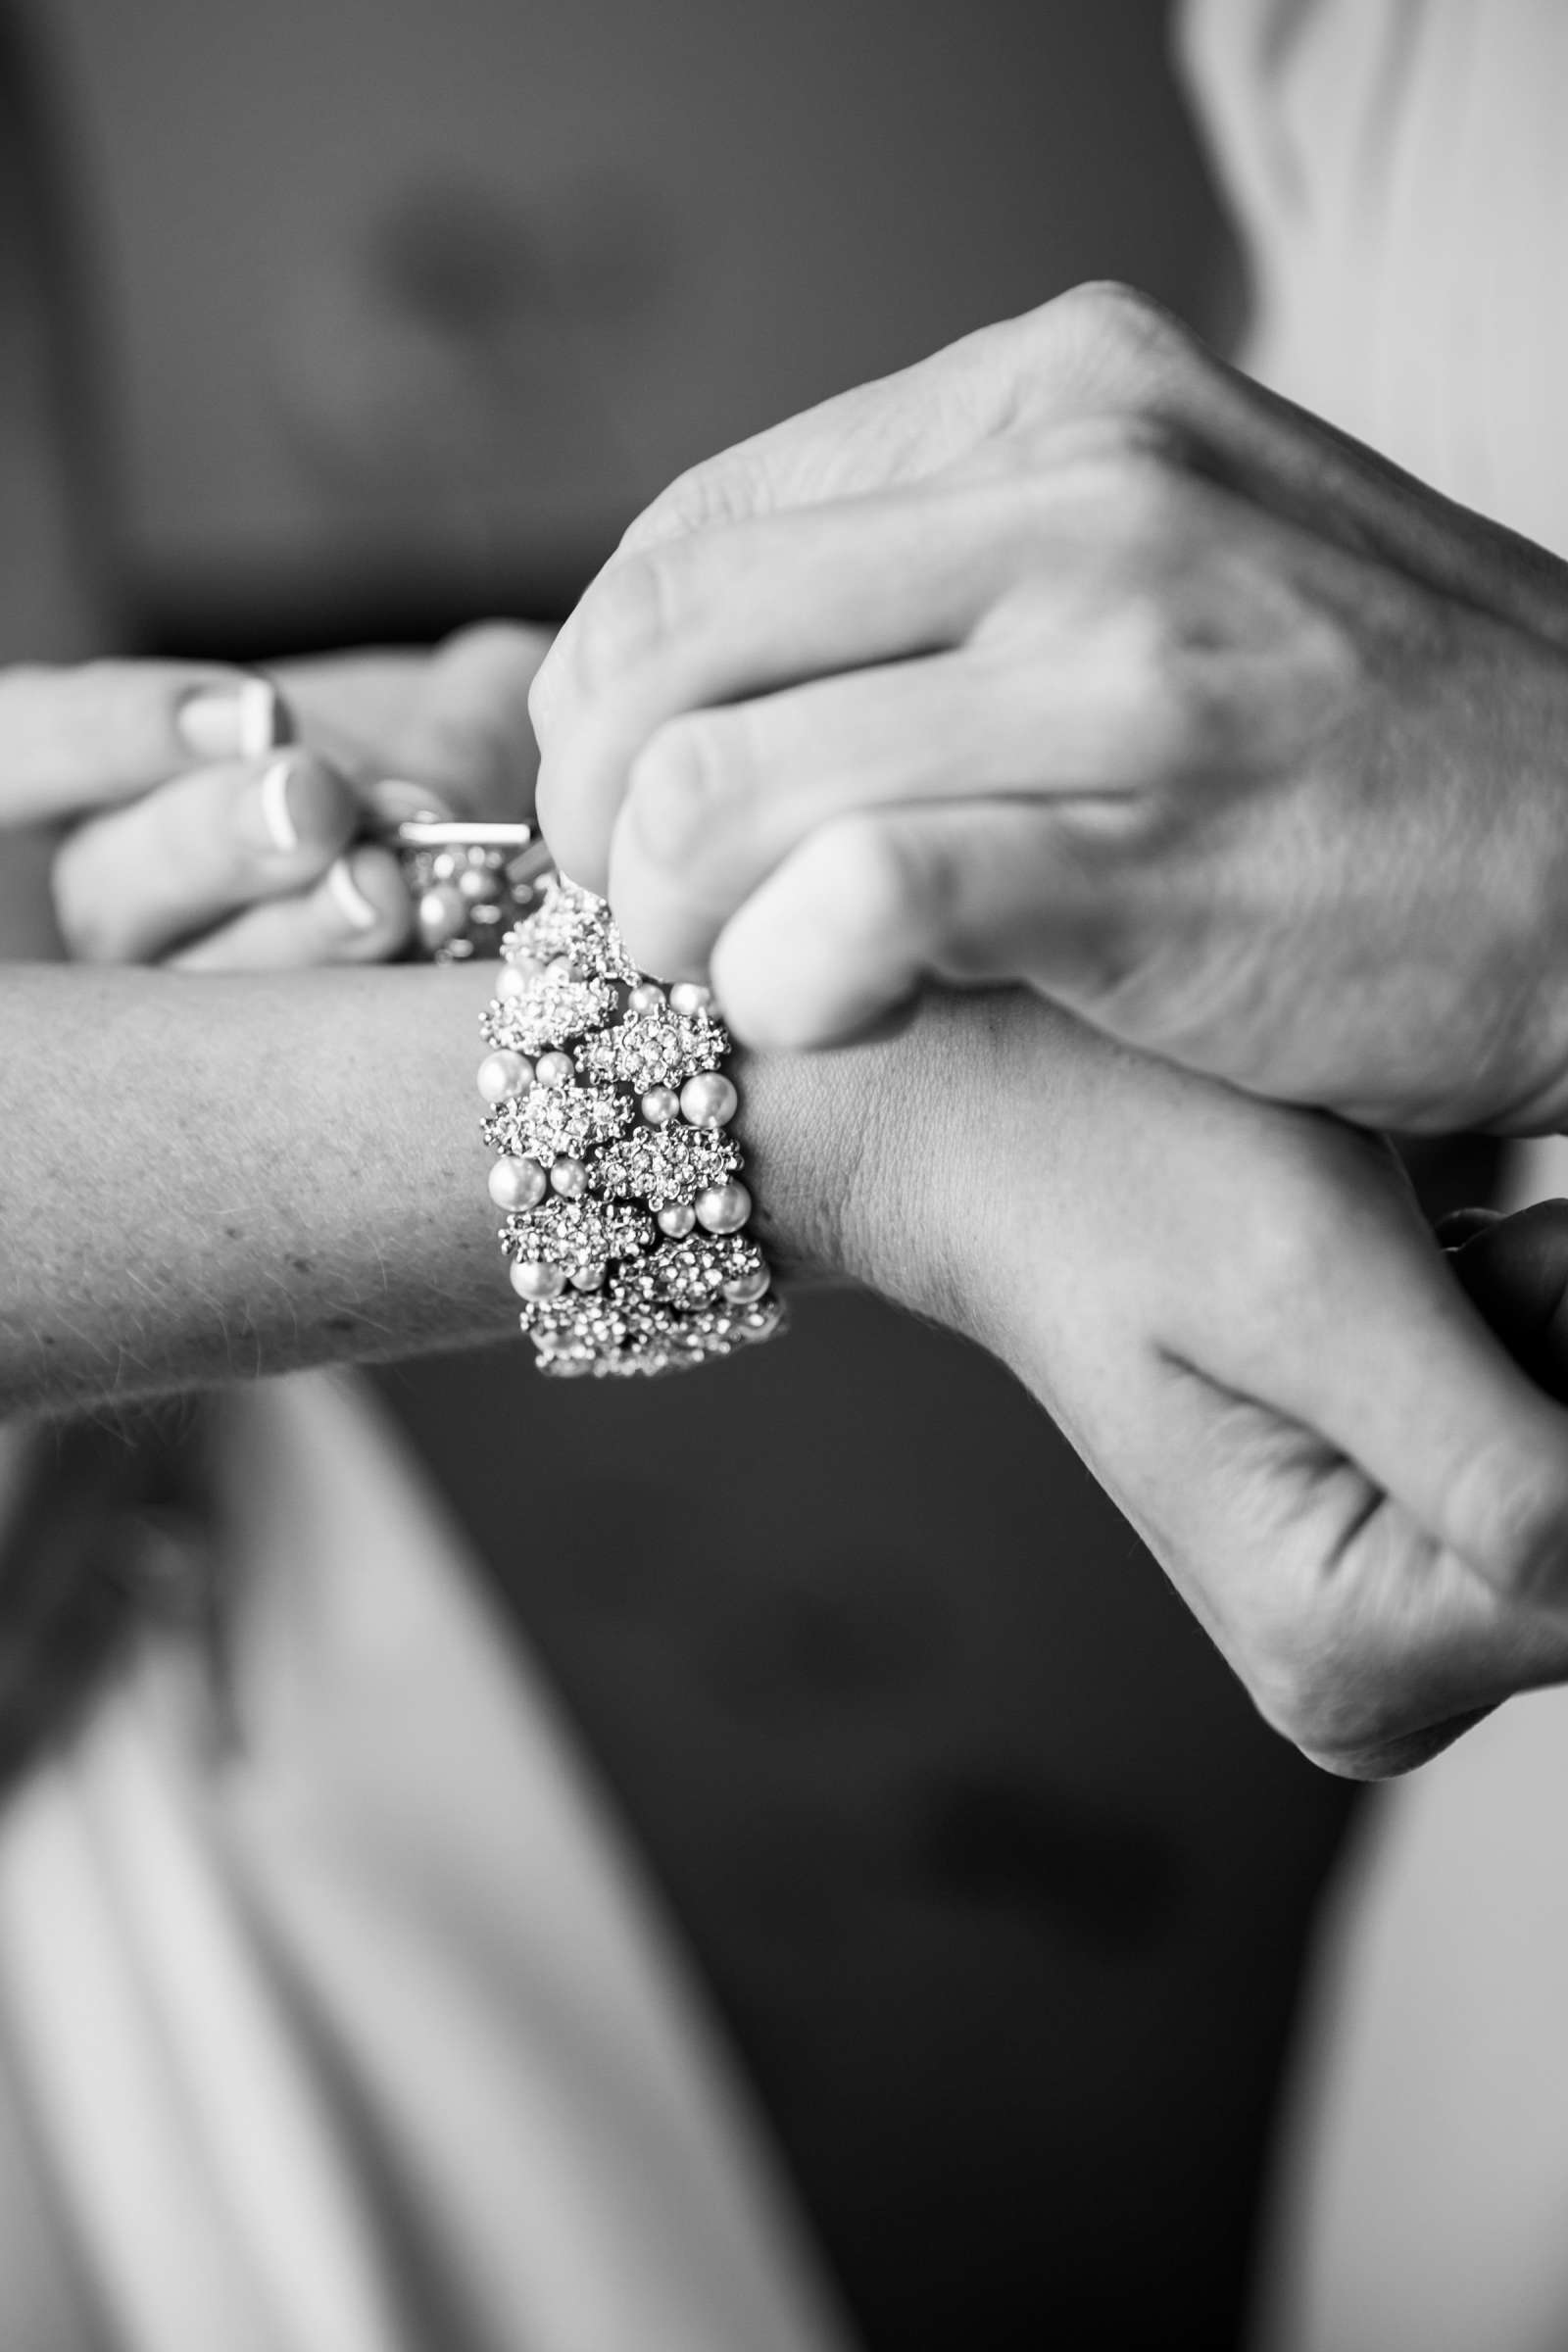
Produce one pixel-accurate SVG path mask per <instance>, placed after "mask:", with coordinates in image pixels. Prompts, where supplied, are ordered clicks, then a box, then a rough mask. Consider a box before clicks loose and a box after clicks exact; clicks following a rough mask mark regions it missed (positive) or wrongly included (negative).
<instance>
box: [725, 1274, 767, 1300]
mask: <svg viewBox="0 0 1568 2352" xmlns="http://www.w3.org/2000/svg"><path fill="white" fill-rule="evenodd" d="M770 1279H771V1278H770V1276H769V1274H768V1271H767V1268H766V1267H765V1266H754V1267H753V1268H752V1270H751V1272H750V1273H749V1274H732V1275H731V1276H730V1279H729V1280H728V1282H726V1283H725V1285H724V1296H725V1298H726V1299H729V1300H730V1301H731V1302H732V1304H734V1305H736V1306H750V1305H751V1303H752V1300H753V1299H760V1297H761V1296H762V1293H763V1292H764V1291H765V1290H766V1288H767V1286H768V1282H769V1280H770Z"/></svg>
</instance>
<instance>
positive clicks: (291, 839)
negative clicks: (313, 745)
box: [247, 750, 360, 880]
mask: <svg viewBox="0 0 1568 2352" xmlns="http://www.w3.org/2000/svg"><path fill="white" fill-rule="evenodd" d="M247 815H248V820H249V826H250V830H251V832H252V835H253V837H254V839H255V840H256V842H257V845H258V847H260V848H262V849H264V850H266V851H267V852H269V853H270V855H271V856H273V857H276V858H283V859H285V860H287V861H288V862H289V864H290V865H291V866H292V867H295V868H297V869H298V871H299V875H300V878H301V879H302V880H303V879H305V878H306V876H307V875H308V874H310V873H314V872H318V871H319V869H320V867H321V866H322V865H323V864H324V863H325V861H326V860H327V859H328V858H334V857H336V855H337V854H338V852H339V851H340V850H342V848H343V847H344V845H345V844H346V843H347V842H349V841H350V840H352V838H353V836H354V833H355V830H356V828H357V827H358V824H359V821H360V805H359V802H358V800H357V799H356V797H355V794H354V791H353V788H352V787H351V786H350V784H349V782H348V780H347V778H346V777H344V776H343V775H341V774H340V773H339V771H338V770H337V769H336V768H335V767H332V766H331V765H329V764H328V762H327V761H326V760H322V759H320V758H319V756H318V755H317V754H315V753H312V752H303V751H298V750H295V751H285V752H280V753H278V755H277V756H276V758H275V759H272V760H268V761H267V763H266V765H265V766H264V767H263V768H262V769H261V771H260V773H259V774H258V775H257V776H256V777H255V779H254V782H253V785H252V789H251V793H250V796H249V799H248V802H247Z"/></svg>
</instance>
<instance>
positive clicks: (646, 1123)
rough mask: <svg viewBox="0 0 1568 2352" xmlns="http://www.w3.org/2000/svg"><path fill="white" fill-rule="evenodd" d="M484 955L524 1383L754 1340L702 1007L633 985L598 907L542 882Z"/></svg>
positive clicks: (491, 1075) (587, 896)
mask: <svg viewBox="0 0 1568 2352" xmlns="http://www.w3.org/2000/svg"><path fill="white" fill-rule="evenodd" d="M502 956H503V958H504V965H503V970H502V973H501V978H500V985H499V987H498V990H497V994H496V997H495V999H494V1001H493V1003H492V1004H491V1005H489V1007H488V1009H487V1010H486V1012H485V1014H484V1016H483V1019H482V1023H481V1027H482V1029H483V1033H484V1041H485V1044H486V1046H487V1047H488V1049H489V1051H488V1052H487V1054H485V1057H484V1059H483V1061H481V1063H480V1064H479V1076H478V1084H479V1092H480V1094H481V1096H482V1097H483V1098H484V1101H485V1103H487V1105H488V1106H489V1107H488V1110H487V1113H486V1116H485V1120H484V1139H485V1142H486V1143H487V1144H488V1146H489V1147H490V1150H491V1151H492V1152H493V1153H495V1154H496V1157H495V1160H494V1164H493V1165H492V1167H491V1170H490V1198H491V1200H492V1201H494V1202H495V1204H496V1206H497V1207H498V1208H500V1209H502V1210H504V1211H505V1212H506V1221H505V1223H504V1224H503V1225H502V1227H501V1233H500V1240H501V1247H502V1249H503V1250H504V1252H505V1253H506V1256H507V1259H508V1261H509V1267H510V1271H511V1276H512V1283H513V1288H514V1289H515V1292H516V1293H517V1296H518V1298H519V1299H521V1301H522V1328H523V1330H524V1331H525V1332H526V1333H527V1335H528V1337H529V1338H530V1339H531V1340H532V1341H533V1344H534V1347H535V1348H536V1349H537V1350H538V1356H539V1366H540V1369H541V1371H544V1372H549V1373H553V1374H555V1375H557V1376H560V1377H570V1376H572V1375H582V1374H594V1375H597V1376H600V1377H606V1376H608V1377H611V1378H615V1377H627V1376H630V1375H634V1374H639V1373H642V1374H651V1373H656V1372H671V1371H680V1370H684V1369H686V1368H688V1367H690V1366H692V1365H696V1364H701V1363H706V1362H708V1361H709V1360H710V1359H711V1357H714V1356H720V1355H730V1354H733V1353H734V1351H735V1349H736V1348H743V1347H747V1346H749V1345H750V1344H751V1343H752V1342H754V1341H756V1340H764V1339H768V1338H770V1337H771V1335H772V1334H773V1333H774V1332H775V1331H777V1330H778V1328H779V1326H780V1324H781V1323H782V1321H783V1315H784V1310H783V1307H782V1304H781V1302H780V1301H779V1299H777V1298H775V1297H774V1296H773V1293H772V1287H771V1277H770V1274H769V1271H768V1266H767V1261H766V1259H765V1258H764V1256H763V1254H762V1251H761V1250H760V1247H759V1246H758V1244H757V1243H756V1242H755V1241H754V1240H753V1239H752V1238H751V1236H750V1235H749V1234H748V1233H747V1232H746V1231H745V1226H746V1222H747V1219H748V1218H749V1216H750V1215H751V1208H752V1200H751V1195H750V1193H749V1192H748V1191H747V1189H746V1187H745V1185H744V1184H743V1183H742V1182H741V1180H740V1170H741V1166H742V1159H741V1152H740V1147H739V1145H738V1144H737V1143H736V1142H735V1140H734V1138H733V1136H732V1135H731V1134H729V1132H728V1128H729V1123H730V1121H731V1119H732V1118H733V1117H734V1115H735V1111H736V1108H737V1096H736V1091H735V1087H734V1084H733V1082H732V1081H731V1080H730V1079H729V1078H728V1077H727V1076H726V1075H725V1074H724V1073H723V1070H722V1066H721V1065H722V1064H723V1062H724V1061H725V1059H726V1058H727V1056H728V1054H729V1053H730V1050H731V1047H730V1039H729V1036H728V1033H727V1032H726V1030H725V1029H724V1027H723V1024H722V1023H721V1022H720V1020H719V1019H718V1017H717V1015H716V1014H715V1012H714V1010H713V1006H712V1003H711V998H710V996H709V992H708V990H707V989H705V988H699V987H697V986H696V985H695V984H694V983H692V982H690V981H680V982H677V983H676V985H675V986H674V987H673V988H671V989H669V990H667V991H666V990H664V989H663V988H662V987H660V985H659V984H658V983H657V982H656V981H652V980H646V979H644V978H643V976H642V974H641V973H640V972H639V971H638V970H637V967H636V965H635V964H634V963H633V962H632V960H631V958H630V956H628V955H627V953H626V950H625V947H624V945H623V944H622V941H621V938H620V935H619V933H618V932H617V931H616V929H615V925H614V921H613V917H612V915H611V912H610V909H609V907H607V906H606V904H605V902H604V900H603V899H599V898H595V897H594V895H593V894H592V892H590V891H586V890H583V889H580V888H579V887H578V885H577V884H575V883H573V882H567V881H564V879H562V878H561V877H560V876H559V875H556V874H553V873H547V874H545V875H544V876H542V877H541V878H540V879H539V881H538V884H537V901H536V904H535V906H534V907H533V909H532V911H530V912H529V913H528V914H527V915H526V917H525V919H524V920H523V921H521V922H519V923H517V924H516V925H515V928H514V929H512V930H511V931H509V932H508V933H507V935H506V937H505V939H504V940H503V941H502Z"/></svg>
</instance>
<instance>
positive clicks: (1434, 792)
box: [535, 288, 1568, 1132]
mask: <svg viewBox="0 0 1568 2352" xmlns="http://www.w3.org/2000/svg"><path fill="white" fill-rule="evenodd" d="M535 711H536V716H537V718H538V720H539V723H540V726H541V730H542V734H541V740H542V741H543V744H544V749H545V763H544V770H543V773H542V776H541V780H540V809H541V814H542V816H543V819H544V823H545V828H546V831H547V833H548V835H549V837H550V839H551V841H552V843H553V845H554V846H555V848H556V850H557V853H558V855H559V856H560V858H562V860H563V862H564V865H565V867H566V868H567V869H568V870H569V871H571V872H572V873H574V874H576V875H577V876H578V877H579V878H581V879H583V880H585V881H588V882H590V883H593V884H594V885H595V886H599V887H602V886H604V885H605V884H606V882H607V880H608V883H609V887H610V890H611V895H612V898H613V902H614V905H615V908H616V912H617V914H618V916H619V917H620V919H621V921H622V924H623V926H624V928H625V930H626V933H627V936H628V938H629V940H630V942H631V944H632V946H633V948H634V950H635V952H637V953H638V954H639V955H640V956H642V957H643V959H644V960H645V961H647V962H648V963H649V964H651V965H652V966H653V967H654V968H655V969H657V970H660V971H662V972H665V973H669V974H675V973H688V974H695V973H699V972H702V971H704V970H705V968H706V967H707V966H708V965H709V963H710V961H711V969H712V975H713V978H714V980H715V982H716V985H717V990H718V994H719V997H720V1000H721V1002H722V1003H723V1005H724V1007H725V1010H726V1013H727V1014H728V1015H729V1017H730V1018H731V1019H732V1020H733V1021H734V1023H735V1024H736V1026H737V1027H738V1029H739V1030H740V1031H741V1033H742V1034H743V1035H746V1036H748V1037H749V1038H751V1039H752V1040H753V1041H754V1042H764V1041H765V1042H770V1043H781V1044H810V1045H816V1044H826V1043H830V1042H835V1041H840V1040H843V1039H845V1038H847V1037H849V1036H852V1035H854V1034H855V1033H857V1032H858V1031H859V1030H862V1029H863V1028H865V1027H866V1026H868V1025H869V1024H871V1023H873V1022H875V1021H876V1020H877V1019H878V1018H879V1017H880V1016H882V1015H883V1014H885V1013H886V1011H887V1010H888V1008H889V1007H891V1006H894V1005H899V1004H901V1003H902V1002H904V1001H905V1000H907V998H908V997H909V995H910V994H911V992H912V991H913V990H914V989H915V988H916V987H917V986H918V984H919V983H920V981H921V980H922V979H923V978H925V977H927V976H935V977H938V978H945V979H949V980H959V981H963V980H986V979H1006V978H1022V979H1027V980H1029V981H1031V982H1033V983H1034V984H1035V985H1036V986H1037V987H1038V988H1039V989H1040V990H1042V991H1043V992H1044V993H1046V994H1048V995H1050V996H1052V997H1054V999H1056V1000H1057V1001H1058V1002H1060V1003H1062V1004H1064V1005H1069V1006H1071V1007H1072V1008H1073V1009H1075V1010H1076V1011H1078V1012H1079V1013H1080V1014H1081V1015H1083V1016H1084V1017H1085V1018H1087V1019H1089V1020H1090V1021H1092V1022H1094V1023H1095V1024H1096V1025H1097V1026H1099V1027H1101V1028H1103V1029H1104V1030H1106V1031H1108V1032H1110V1033H1112V1034H1114V1035H1116V1036H1117V1037H1120V1038H1122V1039H1125V1040H1127V1041H1130V1042H1132V1043H1135V1044H1138V1045H1140V1046H1143V1047H1146V1048H1149V1049H1152V1050H1153V1051H1156V1052H1158V1053H1160V1054H1165V1055H1168V1056H1170V1057H1172V1058H1174V1059H1176V1060H1179V1061H1182V1062H1185V1063H1186V1064H1188V1065H1190V1066H1192V1067H1194V1068H1198V1069H1201V1070H1205V1071H1209V1072H1213V1073H1216V1074H1218V1075H1221V1076H1223V1077H1225V1078H1228V1079H1230V1080H1232V1081H1234V1082H1235V1083H1237V1084H1239V1085H1241V1086H1244V1087H1247V1088H1249V1089H1251V1090H1254V1091H1256V1092H1260V1093H1265V1094H1269V1095H1273V1096H1276V1097H1279V1098H1283V1099H1286V1100H1289V1101H1295V1102H1302V1103H1322V1104H1326V1105H1329V1106H1331V1107H1333V1108H1335V1109H1337V1110H1339V1111H1341V1112H1343V1113H1345V1114H1347V1115H1348V1116H1351V1117H1354V1118H1357V1119H1361V1120H1363V1121H1366V1122H1367V1123H1370V1124H1373V1125H1377V1126H1384V1125H1390V1126H1397V1127H1402V1128H1405V1129H1408V1130H1412V1131H1425V1132H1443V1131H1452V1130H1454V1129H1457V1128H1461V1127H1492V1128H1495V1129H1499V1130H1507V1131H1526V1130H1544V1129H1549V1128H1552V1127H1555V1126H1557V1125H1559V1124H1560V1123H1563V1122H1564V1121H1568V915H1565V909H1568V821H1565V810H1568V795H1565V786H1564V764H1565V760H1568V569H1565V568H1564V566H1562V565H1561V564H1557V563H1555V562H1554V561H1552V560H1551V559H1548V558H1546V557H1545V556H1544V555H1542V554H1541V553H1540V552H1539V551H1538V550H1535V549H1532V548H1530V547H1528V546H1526V545H1525V544H1524V543H1522V542H1520V541H1517V540H1515V539H1513V538H1512V537H1511V536H1510V535H1509V534H1507V533H1505V532H1502V531H1500V530H1497V529H1495V528H1494V527H1492V526H1491V525H1489V524H1487V523H1485V522H1483V521H1482V520H1480V519H1479V518H1477V517H1476V516H1475V515H1469V514H1467V513H1465V512H1464V511H1462V510H1460V509H1457V508H1455V507H1453V506H1451V505H1449V504H1447V503H1446V502H1445V501H1444V500H1442V499H1439V498H1438V497H1436V496H1435V495H1434V494H1432V493H1430V492H1428V491H1426V490H1425V489H1423V488H1422V487H1421V486H1420V485H1419V484H1417V483H1415V482H1413V481H1411V480H1410V479H1408V478H1407V477H1406V476H1403V475H1401V474H1399V473H1397V471H1395V470H1394V469H1393V468H1392V467H1390V466H1386V465H1384V464H1383V463H1382V462H1381V461H1379V460H1378V459H1377V458H1375V457H1373V456H1372V455H1371V454H1370V453H1368V452H1367V451H1365V450H1363V449H1360V448H1358V447H1357V446H1356V445H1354V444H1352V443H1350V442H1348V441H1347V440H1345V439H1344V438H1343V437H1341V436H1340V435H1338V434H1336V433H1334V432H1333V431H1331V430H1330V429H1329V428H1327V427H1326V426H1324V425H1322V424H1320V423H1319V422H1318V421H1316V420H1315V419H1314V418H1312V417H1307V416H1305V415H1304V414H1302V413H1301V412H1300V411H1299V410H1296V409H1294V408H1292V407H1290V406H1289V405H1288V404H1286V403H1284V402H1281V401H1279V400H1277V399H1274V398H1273V397H1271V396H1269V395H1267V394H1265V393H1264V392H1262V391H1260V390H1259V389H1258V388H1257V387H1256V386H1254V385H1252V384H1250V382H1248V381H1247V380H1246V379H1245V378H1244V377H1242V376H1240V375H1238V374H1237V373H1235V372H1234V371H1233V370H1232V369H1230V368H1226V367H1224V366H1223V365H1221V364H1220V363H1219V362H1218V361H1217V360H1215V359H1214V358H1213V357H1212V356H1211V355H1210V354H1209V353H1207V352H1206V351H1205V350H1203V349H1202V347H1201V345H1199V344H1198V343H1197V342H1196V341H1195V340H1194V339H1193V338H1192V337H1191V336H1189V335H1188V334H1187V333H1186V332H1185V331H1184V330H1183V329H1181V328H1180V327H1179V326H1177V325H1176V324H1175V322H1174V321H1172V320H1170V319H1167V318H1166V317H1165V316H1164V315H1163V314H1162V313H1160V312H1159V311H1158V310H1157V309H1156V308H1155V307H1154V306H1152V305H1151V304H1149V303H1147V302H1144V301H1142V300H1141V299H1139V298H1138V297H1136V296H1131V295H1128V294H1127V293H1125V292H1123V291H1121V290H1118V289H1113V288H1112V289H1106V288H1088V289H1082V290H1080V291H1079V292H1077V293H1075V294H1073V295H1069V296H1066V297H1063V298H1062V299H1061V300H1060V301H1058V302H1055V303H1053V304H1050V305H1048V306H1047V307H1046V308H1045V309H1044V310H1042V311H1040V312H1037V313H1036V314H1034V315H1033V316H1031V317H1029V318H1026V319H1019V320H1015V321H1011V322H1009V323H1007V324H1005V325H1003V326H999V327H996V328H992V329H989V330H987V331H985V332H984V333H981V334H978V335H975V336H971V337H970V338H969V339H968V340H967V341H965V342H963V343H960V344H958V345H956V347H955V348H954V349H953V350H951V351H949V352H945V353H943V354H941V355H939V357H938V358H936V359H934V360H931V361H928V362H926V363H925V364H924V365H922V366H921V367H918V368H911V369H910V370H908V371H907V373H906V374H904V375H900V376H895V377H893V378H891V379H889V380H888V381H887V382H885V383H881V384H874V385H870V386H867V387H865V388H864V389H862V390H860V391H858V392H855V393H852V394H850V395H848V396H847V397H846V398H844V399H842V400H839V401H835V402H830V403H828V404H827V405H826V407H824V408H822V409H819V410H816V411H814V412H812V413H810V414H809V415H808V416H806V417H800V418H797V419H795V420H793V421H792V422H791V423H788V424H786V425H783V426H780V427H779V428H777V429H776V430H775V431H774V432H771V433H767V434H763V435H762V436H760V439H758V440H757V441H755V442H752V443H749V444H746V445H743V446H742V447H741V448H740V449H738V450H735V451H732V452H730V453H729V454H728V455H727V456H725V457H721V458H719V459H717V460H715V461H714V462H713V463H712V464H711V466H704V467H700V468H698V469H697V471H696V472H695V473H694V474H693V475H691V476H688V477H687V478H686V479H685V480H684V481H682V482H680V483H677V484H676V485H675V487H674V489H673V490H672V491H670V492H669V493H666V495H665V497H664V498H663V499H662V500H661V501H660V502H659V504H658V505H656V507H655V508H653V509H652V510H651V511H650V513H649V514H648V515H646V516H645V517H644V518H643V520H642V522H641V523H640V524H639V525H638V526H636V527H635V528H634V530H633V531H632V533H631V534H630V536H629V538H628V542H627V545H626V549H625V551H624V552H623V553H622V555H621V556H620V557H619V558H618V559H617V560H616V561H615V562H614V563H613V564H612V565H611V566H610V567H609V568H608V569H607V570H606V571H605V572H604V574H602V575H601V578H600V580H599V581H598V583H597V584H596V585H595V586H594V587H593V588H592V589H591V590H590V591H589V593H588V596H587V597H586V599H585V600H584V602H583V604H582V605H581V607H580V608H579V610H578V612H577V613H576V614H575V615H574V616H573V618H572V620H571V621H570V622H569V623H568V625H567V628H566V630H565V631H564V633H563V637H562V639H561V641H560V642H559V644H558V647H557V650H556V652H555V653H554V654H553V656H552V657H551V659H550V661H549V662H547V663H546V665H545V668H544V670H543V672H542V673H541V677H540V680H539V684H538V689H537V691H536V695H535Z"/></svg>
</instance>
